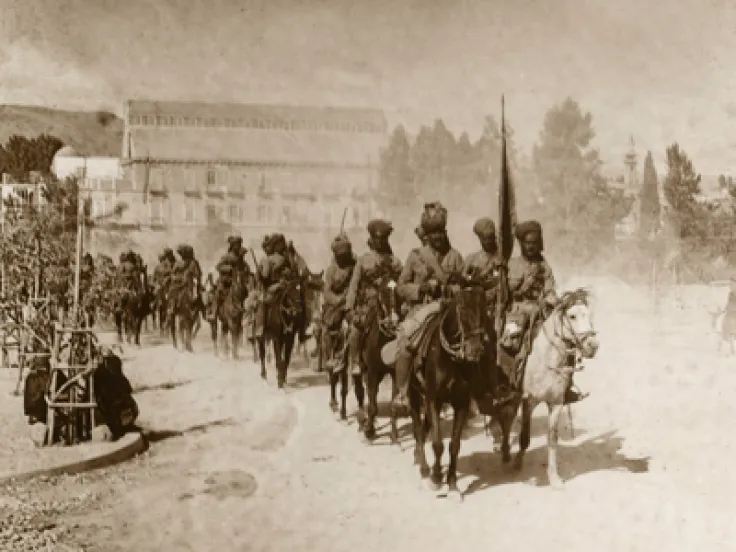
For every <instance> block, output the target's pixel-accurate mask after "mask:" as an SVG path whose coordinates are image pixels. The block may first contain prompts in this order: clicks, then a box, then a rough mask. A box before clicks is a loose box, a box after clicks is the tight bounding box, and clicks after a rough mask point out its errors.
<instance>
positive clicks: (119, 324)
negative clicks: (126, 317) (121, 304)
mask: <svg viewBox="0 0 736 552" xmlns="http://www.w3.org/2000/svg"><path fill="white" fill-rule="evenodd" d="M113 317H114V318H115V330H116V331H117V332H118V343H122V342H123V314H122V313H121V312H117V311H116V312H115V313H114V314H113Z"/></svg>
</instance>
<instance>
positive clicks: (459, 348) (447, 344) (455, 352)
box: [439, 301, 485, 362]
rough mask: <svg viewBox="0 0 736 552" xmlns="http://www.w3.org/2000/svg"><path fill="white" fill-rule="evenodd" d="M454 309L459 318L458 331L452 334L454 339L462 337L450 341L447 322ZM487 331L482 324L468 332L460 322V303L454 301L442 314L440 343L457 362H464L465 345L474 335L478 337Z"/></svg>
mask: <svg viewBox="0 0 736 552" xmlns="http://www.w3.org/2000/svg"><path fill="white" fill-rule="evenodd" d="M452 310H454V312H455V316H456V318H457V327H458V329H457V332H455V334H454V335H453V336H452V338H453V339H455V338H458V337H459V338H460V339H459V340H457V341H452V342H451V341H449V340H448V339H447V335H446V334H445V322H446V321H447V316H448V315H449V314H450V312H452ZM483 333H485V328H483V327H482V326H481V327H479V328H477V329H475V330H473V331H471V332H466V331H465V330H464V329H463V325H462V323H461V322H460V308H459V307H458V304H457V302H456V301H453V304H452V306H451V308H449V309H446V310H445V312H444V313H443V314H442V318H441V319H440V331H439V334H440V345H441V346H442V348H443V349H444V350H445V352H446V353H447V354H448V355H450V358H451V359H452V360H453V361H455V362H462V361H465V360H466V358H465V345H466V344H467V343H468V341H470V339H472V338H473V337H477V336H478V335H482V334H483Z"/></svg>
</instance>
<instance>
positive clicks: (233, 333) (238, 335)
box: [230, 315, 243, 360]
mask: <svg viewBox="0 0 736 552" xmlns="http://www.w3.org/2000/svg"><path fill="white" fill-rule="evenodd" d="M238 316H240V315H238ZM230 337H231V339H232V340H233V359H234V360H238V359H239V358H240V341H241V339H242V338H243V324H242V317H241V318H238V317H237V316H236V318H235V319H234V320H233V321H232V322H231V323H230Z"/></svg>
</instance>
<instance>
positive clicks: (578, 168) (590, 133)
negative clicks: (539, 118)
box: [517, 98, 631, 260]
mask: <svg viewBox="0 0 736 552" xmlns="http://www.w3.org/2000/svg"><path fill="white" fill-rule="evenodd" d="M594 137H595V130H594V129H593V117H592V115H591V114H590V113H589V112H583V110H582V109H581V108H580V106H579V105H578V103H577V102H575V101H574V100H573V99H571V98H567V99H566V100H565V101H563V102H562V103H561V104H559V105H555V106H553V107H552V108H551V109H550V110H549V111H548V112H547V114H546V115H545V118H544V123H543V126H542V130H541V132H540V135H539V142H538V143H537V144H536V145H535V146H534V149H533V153H532V165H533V171H534V174H535V176H536V180H537V184H538V189H539V193H540V196H541V199H542V201H543V206H542V209H543V214H544V220H545V225H546V226H547V227H548V230H547V232H546V233H547V234H548V235H549V234H553V235H555V234H557V235H559V236H560V237H561V238H564V240H565V245H566V247H567V248H569V250H571V251H575V252H576V256H577V257H578V259H579V260H589V259H591V258H592V257H593V256H594V255H596V254H598V253H600V252H602V251H605V249H601V246H602V245H606V244H609V245H610V244H612V243H613V240H614V238H615V232H614V230H615V225H616V223H617V222H618V221H619V220H620V218H621V217H622V216H623V215H625V214H626V212H628V210H630V207H631V201H630V200H629V199H627V198H625V197H623V195H622V194H620V193H617V192H615V191H613V190H612V189H610V187H609V186H608V184H607V182H606V181H605V179H604V178H603V177H602V176H601V175H600V165H601V160H600V157H599V154H598V150H597V149H595V148H593V147H592V145H591V144H592V141H593V138H594ZM522 194H523V192H521V191H520V192H518V193H517V195H519V196H522ZM522 218H523V217H522Z"/></svg>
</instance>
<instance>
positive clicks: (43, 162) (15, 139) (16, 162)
mask: <svg viewBox="0 0 736 552" xmlns="http://www.w3.org/2000/svg"><path fill="white" fill-rule="evenodd" d="M63 145H64V144H63V143H62V141H61V140H59V139H58V138H57V137H55V136H50V135H48V134H41V135H39V136H36V137H35V138H26V137H25V136H20V135H17V134H14V135H13V136H11V137H10V138H8V141H7V142H5V144H3V145H1V146H0V173H9V174H10V175H11V176H12V177H13V179H14V180H17V181H25V180H27V179H28V175H29V173H30V172H34V171H35V172H38V173H40V174H42V175H43V176H47V177H48V176H50V175H51V163H52V162H53V160H54V155H55V154H56V152H57V151H59V149H61V147H62V146H63Z"/></svg>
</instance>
